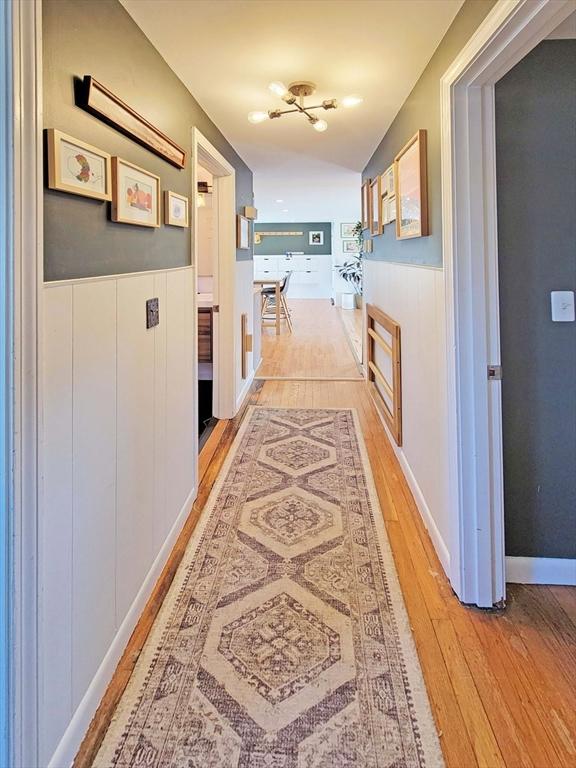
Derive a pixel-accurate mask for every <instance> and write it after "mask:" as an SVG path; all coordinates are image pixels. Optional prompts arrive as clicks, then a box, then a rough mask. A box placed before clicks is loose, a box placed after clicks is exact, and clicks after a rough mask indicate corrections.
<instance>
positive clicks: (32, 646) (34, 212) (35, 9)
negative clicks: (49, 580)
mask: <svg viewBox="0 0 576 768" xmlns="http://www.w3.org/2000/svg"><path fill="white" fill-rule="evenodd" d="M11 5H12V12H13V18H12V30H11V32H12V69H13V72H12V74H13V93H12V100H11V101H8V102H6V104H7V105H8V106H7V109H6V112H7V113H8V115H9V119H10V120H11V121H12V126H13V141H14V146H13V210H12V243H11V246H12V247H11V253H10V258H11V261H12V263H11V265H10V266H11V272H12V284H11V297H10V298H11V304H12V316H13V333H12V342H13V350H12V352H13V360H12V363H13V367H12V377H11V387H12V395H13V413H12V418H13V423H12V446H11V447H12V452H13V465H12V484H11V488H10V491H11V509H10V513H11V515H10V516H11V537H12V541H11V545H12V551H11V571H12V580H13V581H12V604H11V619H12V627H11V637H10V645H11V649H10V650H11V657H10V666H11V686H10V688H11V690H10V694H11V695H10V712H9V714H10V728H9V740H10V763H9V764H10V765H13V766H14V767H15V768H24V767H25V766H30V765H38V701H39V690H40V686H41V670H39V668H38V655H37V636H38V634H37V633H38V622H39V616H38V610H37V608H38V579H37V574H38V551H37V543H38V526H39V522H38V495H39V483H40V471H39V467H38V422H39V417H38V414H39V413H40V408H41V386H40V379H39V376H38V372H39V371H40V370H41V365H42V361H41V359H40V347H39V344H38V339H39V338H40V336H41V327H40V318H41V316H42V305H41V291H40V290H39V287H40V285H41V280H42V269H43V267H42V263H43V160H42V6H41V3H40V2H36V1H35V2H29V3H12V4H11ZM5 50H9V49H5Z"/></svg>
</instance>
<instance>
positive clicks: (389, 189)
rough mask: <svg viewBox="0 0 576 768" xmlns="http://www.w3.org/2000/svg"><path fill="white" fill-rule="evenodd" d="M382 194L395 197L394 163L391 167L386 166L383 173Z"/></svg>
mask: <svg viewBox="0 0 576 768" xmlns="http://www.w3.org/2000/svg"><path fill="white" fill-rule="evenodd" d="M382 194H383V195H388V197H393V196H394V195H395V194H396V186H395V184H394V164H392V165H391V166H390V167H389V168H386V170H385V171H384V173H383V174H382Z"/></svg>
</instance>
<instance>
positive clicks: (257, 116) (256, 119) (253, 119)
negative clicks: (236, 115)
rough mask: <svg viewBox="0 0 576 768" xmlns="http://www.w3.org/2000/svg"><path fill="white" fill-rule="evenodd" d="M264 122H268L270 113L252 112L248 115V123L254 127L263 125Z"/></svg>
mask: <svg viewBox="0 0 576 768" xmlns="http://www.w3.org/2000/svg"><path fill="white" fill-rule="evenodd" d="M264 120H268V112H250V113H249V115H248V122H249V123H253V124H254V125H256V123H263V122H264Z"/></svg>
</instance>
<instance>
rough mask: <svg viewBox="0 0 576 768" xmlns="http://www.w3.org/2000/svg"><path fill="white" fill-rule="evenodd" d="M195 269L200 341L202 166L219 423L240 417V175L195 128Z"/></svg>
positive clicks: (216, 406)
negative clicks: (207, 187)
mask: <svg viewBox="0 0 576 768" xmlns="http://www.w3.org/2000/svg"><path fill="white" fill-rule="evenodd" d="M191 163H192V195H191V200H192V216H191V222H192V265H193V267H194V290H195V293H194V298H193V311H194V328H195V332H194V338H195V339H197V338H198V307H197V299H196V289H197V281H198V206H197V205H196V196H197V191H198V165H201V166H202V167H203V168H205V169H206V170H207V171H209V172H210V173H211V174H212V175H213V177H214V181H213V190H212V192H213V201H214V203H215V211H216V219H217V224H216V227H215V232H216V237H217V256H216V260H215V261H216V263H215V275H214V278H215V279H214V286H213V298H214V305H215V307H217V311H214V312H213V313H212V334H213V355H212V356H213V376H214V384H213V396H212V401H213V410H214V416H215V417H216V418H218V419H231V418H232V417H233V416H234V415H235V414H236V374H235V361H236V348H235V337H236V334H235V332H234V306H235V295H236V283H235V281H236V171H235V169H234V166H233V165H231V164H230V163H229V162H228V160H226V158H225V157H224V156H223V155H222V154H221V153H220V152H219V151H218V150H217V149H216V147H215V146H214V145H213V144H212V143H211V142H210V141H209V140H208V139H207V138H206V137H205V136H204V135H203V134H202V133H201V132H200V131H199V130H198V128H193V129H192V158H191ZM194 360H195V363H194V365H195V373H194V381H195V382H198V359H197V355H196V356H195V358H194ZM197 411H198V398H196V407H195V422H194V429H195V440H196V444H197V442H198V434H197V431H198V423H197V422H198V413H197Z"/></svg>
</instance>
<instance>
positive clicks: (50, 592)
mask: <svg viewBox="0 0 576 768" xmlns="http://www.w3.org/2000/svg"><path fill="white" fill-rule="evenodd" d="M72 291H73V289H72V286H63V287H58V288H52V289H51V290H48V291H46V293H45V296H44V304H43V306H44V322H43V332H44V336H43V343H44V354H43V360H44V372H43V373H44V375H43V397H44V404H45V405H44V420H43V451H42V457H43V458H42V466H41V472H42V493H43V499H44V504H43V506H42V513H41V517H40V584H41V586H42V600H41V603H40V620H39V643H38V647H39V652H40V654H41V663H40V668H41V670H42V675H41V694H40V695H41V706H40V745H39V749H40V759H41V761H42V764H43V765H46V764H47V762H48V759H49V757H50V755H51V754H52V753H53V751H54V749H55V748H56V745H57V744H58V740H59V737H60V735H61V734H62V731H63V730H64V728H65V727H66V725H67V724H68V722H69V720H70V717H71V716H72V711H73V710H72V679H71V675H70V659H71V657H72V530H73V519H72V452H73V442H72ZM55 620H56V621H57V623H56V624H55Z"/></svg>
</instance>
